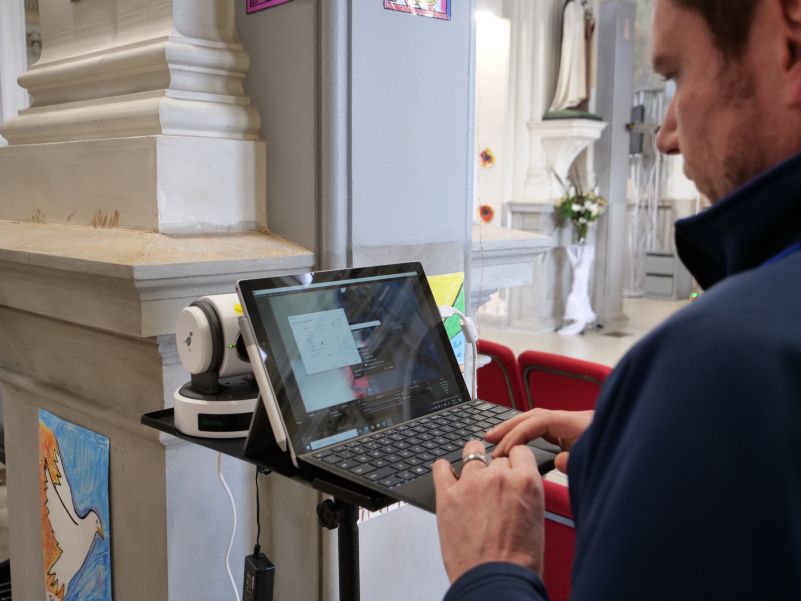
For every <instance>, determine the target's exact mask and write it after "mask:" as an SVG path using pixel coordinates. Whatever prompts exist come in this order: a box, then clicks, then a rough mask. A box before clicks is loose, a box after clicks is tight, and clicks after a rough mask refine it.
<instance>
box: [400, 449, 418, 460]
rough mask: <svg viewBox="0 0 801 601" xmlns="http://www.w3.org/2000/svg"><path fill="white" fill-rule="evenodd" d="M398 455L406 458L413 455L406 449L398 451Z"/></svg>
mask: <svg viewBox="0 0 801 601" xmlns="http://www.w3.org/2000/svg"><path fill="white" fill-rule="evenodd" d="M398 456H399V457H403V458H404V459H406V458H408V457H414V453H412V452H411V451H409V450H408V449H404V450H403V451H398Z"/></svg>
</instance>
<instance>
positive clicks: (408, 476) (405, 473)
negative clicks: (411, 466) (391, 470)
mask: <svg viewBox="0 0 801 601" xmlns="http://www.w3.org/2000/svg"><path fill="white" fill-rule="evenodd" d="M395 477H396V478H403V479H404V480H414V479H415V478H417V474H413V473H412V472H410V471H409V470H404V471H402V472H398V473H397V474H395Z"/></svg>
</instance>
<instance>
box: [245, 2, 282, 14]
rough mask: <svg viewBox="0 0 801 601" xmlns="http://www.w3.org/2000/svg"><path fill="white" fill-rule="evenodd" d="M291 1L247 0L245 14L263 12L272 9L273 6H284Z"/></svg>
mask: <svg viewBox="0 0 801 601" xmlns="http://www.w3.org/2000/svg"><path fill="white" fill-rule="evenodd" d="M291 1H292V0H248V3H247V13H248V14H250V13H255V12H257V11H260V10H264V9H265V8H272V7H273V6H278V5H279V4H286V3H287V2H291Z"/></svg>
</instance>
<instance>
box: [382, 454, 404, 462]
mask: <svg viewBox="0 0 801 601" xmlns="http://www.w3.org/2000/svg"><path fill="white" fill-rule="evenodd" d="M384 459H386V460H387V461H388V462H389V463H392V464H395V463H400V461H401V457H400V455H395V454H391V455H387V456H386V457H384Z"/></svg>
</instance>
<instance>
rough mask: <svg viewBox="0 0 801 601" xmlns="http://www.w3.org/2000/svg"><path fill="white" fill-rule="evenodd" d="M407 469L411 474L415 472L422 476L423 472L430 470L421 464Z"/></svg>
mask: <svg viewBox="0 0 801 601" xmlns="http://www.w3.org/2000/svg"><path fill="white" fill-rule="evenodd" d="M409 471H411V472H412V473H413V474H417V475H418V476H422V475H424V474H427V473H428V472H430V471H431V470H430V469H428V468H427V467H425V466H423V465H416V466H414V467H413V468H412V469H411V470H409Z"/></svg>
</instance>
